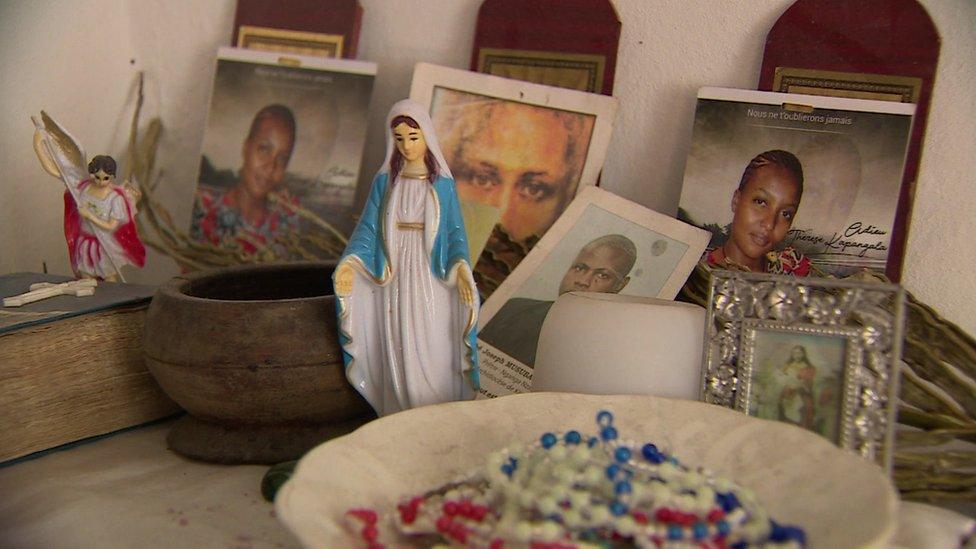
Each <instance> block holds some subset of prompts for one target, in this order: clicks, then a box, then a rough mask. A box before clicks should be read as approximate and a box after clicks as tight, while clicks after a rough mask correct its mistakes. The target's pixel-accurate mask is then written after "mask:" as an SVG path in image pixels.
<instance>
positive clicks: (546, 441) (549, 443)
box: [539, 433, 557, 450]
mask: <svg viewBox="0 0 976 549" xmlns="http://www.w3.org/2000/svg"><path fill="white" fill-rule="evenodd" d="M539 440H540V441H541V442H542V447H543V448H545V449H547V450H548V449H549V448H552V447H553V446H554V445H555V444H556V440H557V439H556V435H554V434H552V433H546V434H544V435H542V438H540V439H539Z"/></svg>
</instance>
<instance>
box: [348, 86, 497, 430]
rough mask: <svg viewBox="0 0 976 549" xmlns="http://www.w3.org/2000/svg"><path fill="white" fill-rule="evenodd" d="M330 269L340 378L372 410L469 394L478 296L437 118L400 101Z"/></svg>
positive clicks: (473, 385) (473, 381)
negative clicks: (355, 220) (354, 221)
mask: <svg viewBox="0 0 976 549" xmlns="http://www.w3.org/2000/svg"><path fill="white" fill-rule="evenodd" d="M386 127H387V131H388V133H387V143H386V159H385V160H384V162H383V165H382V167H381V168H380V170H379V172H377V174H376V177H374V178H373V184H372V188H371V189H370V193H369V198H368V200H367V202H366V207H365V209H364V210H363V215H362V217H361V218H360V220H359V224H358V225H357V226H356V229H355V231H353V234H352V237H350V240H349V244H348V246H347V247H346V250H345V252H343V254H342V257H341V258H340V259H339V264H338V266H337V267H336V270H335V275H334V284H335V290H336V304H337V305H336V306H337V309H338V315H339V341H340V343H341V344H342V348H343V359H344V360H345V364H346V377H347V378H348V379H349V382H350V383H352V385H353V387H355V388H356V390H357V391H359V393H360V394H362V395H363V397H364V398H365V399H366V400H367V401H368V402H369V403H370V405H371V406H372V407H373V409H374V410H376V413H377V414H379V415H381V416H382V415H387V414H391V413H394V412H397V411H400V410H405V409H407V408H415V407H418V406H424V405H427V404H437V403H440V402H447V401H452V400H461V399H466V398H471V396H472V395H473V393H474V391H476V390H477V389H478V362H477V347H476V344H475V341H476V334H475V331H476V328H477V324H478V293H477V292H476V291H475V285H474V278H473V277H472V276H471V263H470V260H469V258H468V239H467V236H466V234H465V231H464V220H463V219H462V218H461V208H460V205H459V203H458V197H457V192H456V191H455V188H454V178H453V176H452V175H451V171H450V169H448V167H447V163H446V162H445V161H444V155H443V153H442V152H441V149H440V146H439V145H438V143H437V136H436V135H435V134H434V127H433V123H432V122H431V120H430V115H428V114H427V111H426V109H424V107H423V106H421V105H420V104H419V103H416V102H414V101H410V100H404V101H400V102H398V103H396V104H395V105H393V108H392V109H391V110H390V114H389V116H388V117H387V125H386Z"/></svg>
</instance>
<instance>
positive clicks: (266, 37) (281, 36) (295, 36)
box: [237, 25, 345, 59]
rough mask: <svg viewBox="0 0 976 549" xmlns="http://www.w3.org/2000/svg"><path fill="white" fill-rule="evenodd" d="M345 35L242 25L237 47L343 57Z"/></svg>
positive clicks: (239, 30)
mask: <svg viewBox="0 0 976 549" xmlns="http://www.w3.org/2000/svg"><path fill="white" fill-rule="evenodd" d="M344 40H345V37H344V36H343V35H341V34H326V33H321V32H305V31H294V30H286V29H273V28H270V27H257V26H252V25H241V26H240V28H239V29H238V30H237V47H240V48H247V49H252V50H260V51H270V52H276V53H294V54H299V55H313V56H316V57H331V58H335V59H339V58H341V57H342V49H343V43H344Z"/></svg>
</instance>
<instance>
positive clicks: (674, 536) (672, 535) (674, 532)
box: [668, 524, 684, 540]
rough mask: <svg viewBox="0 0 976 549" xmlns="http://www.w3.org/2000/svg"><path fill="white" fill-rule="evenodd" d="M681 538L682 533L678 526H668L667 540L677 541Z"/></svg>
mask: <svg viewBox="0 0 976 549" xmlns="http://www.w3.org/2000/svg"><path fill="white" fill-rule="evenodd" d="M682 536H684V532H683V531H682V530H681V527H680V526H678V525H677V524H671V525H669V526H668V539H671V540H679V539H681V538H682Z"/></svg>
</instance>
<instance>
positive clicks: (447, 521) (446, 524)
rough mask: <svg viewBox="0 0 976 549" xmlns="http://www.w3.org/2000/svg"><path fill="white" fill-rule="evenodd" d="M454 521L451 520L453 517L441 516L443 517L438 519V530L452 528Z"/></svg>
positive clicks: (443, 530) (444, 530) (445, 530)
mask: <svg viewBox="0 0 976 549" xmlns="http://www.w3.org/2000/svg"><path fill="white" fill-rule="evenodd" d="M453 523H454V521H452V520H451V517H448V516H441V518H439V519H437V531H438V532H441V533H444V532H447V531H448V530H450V529H451V524H453Z"/></svg>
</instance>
